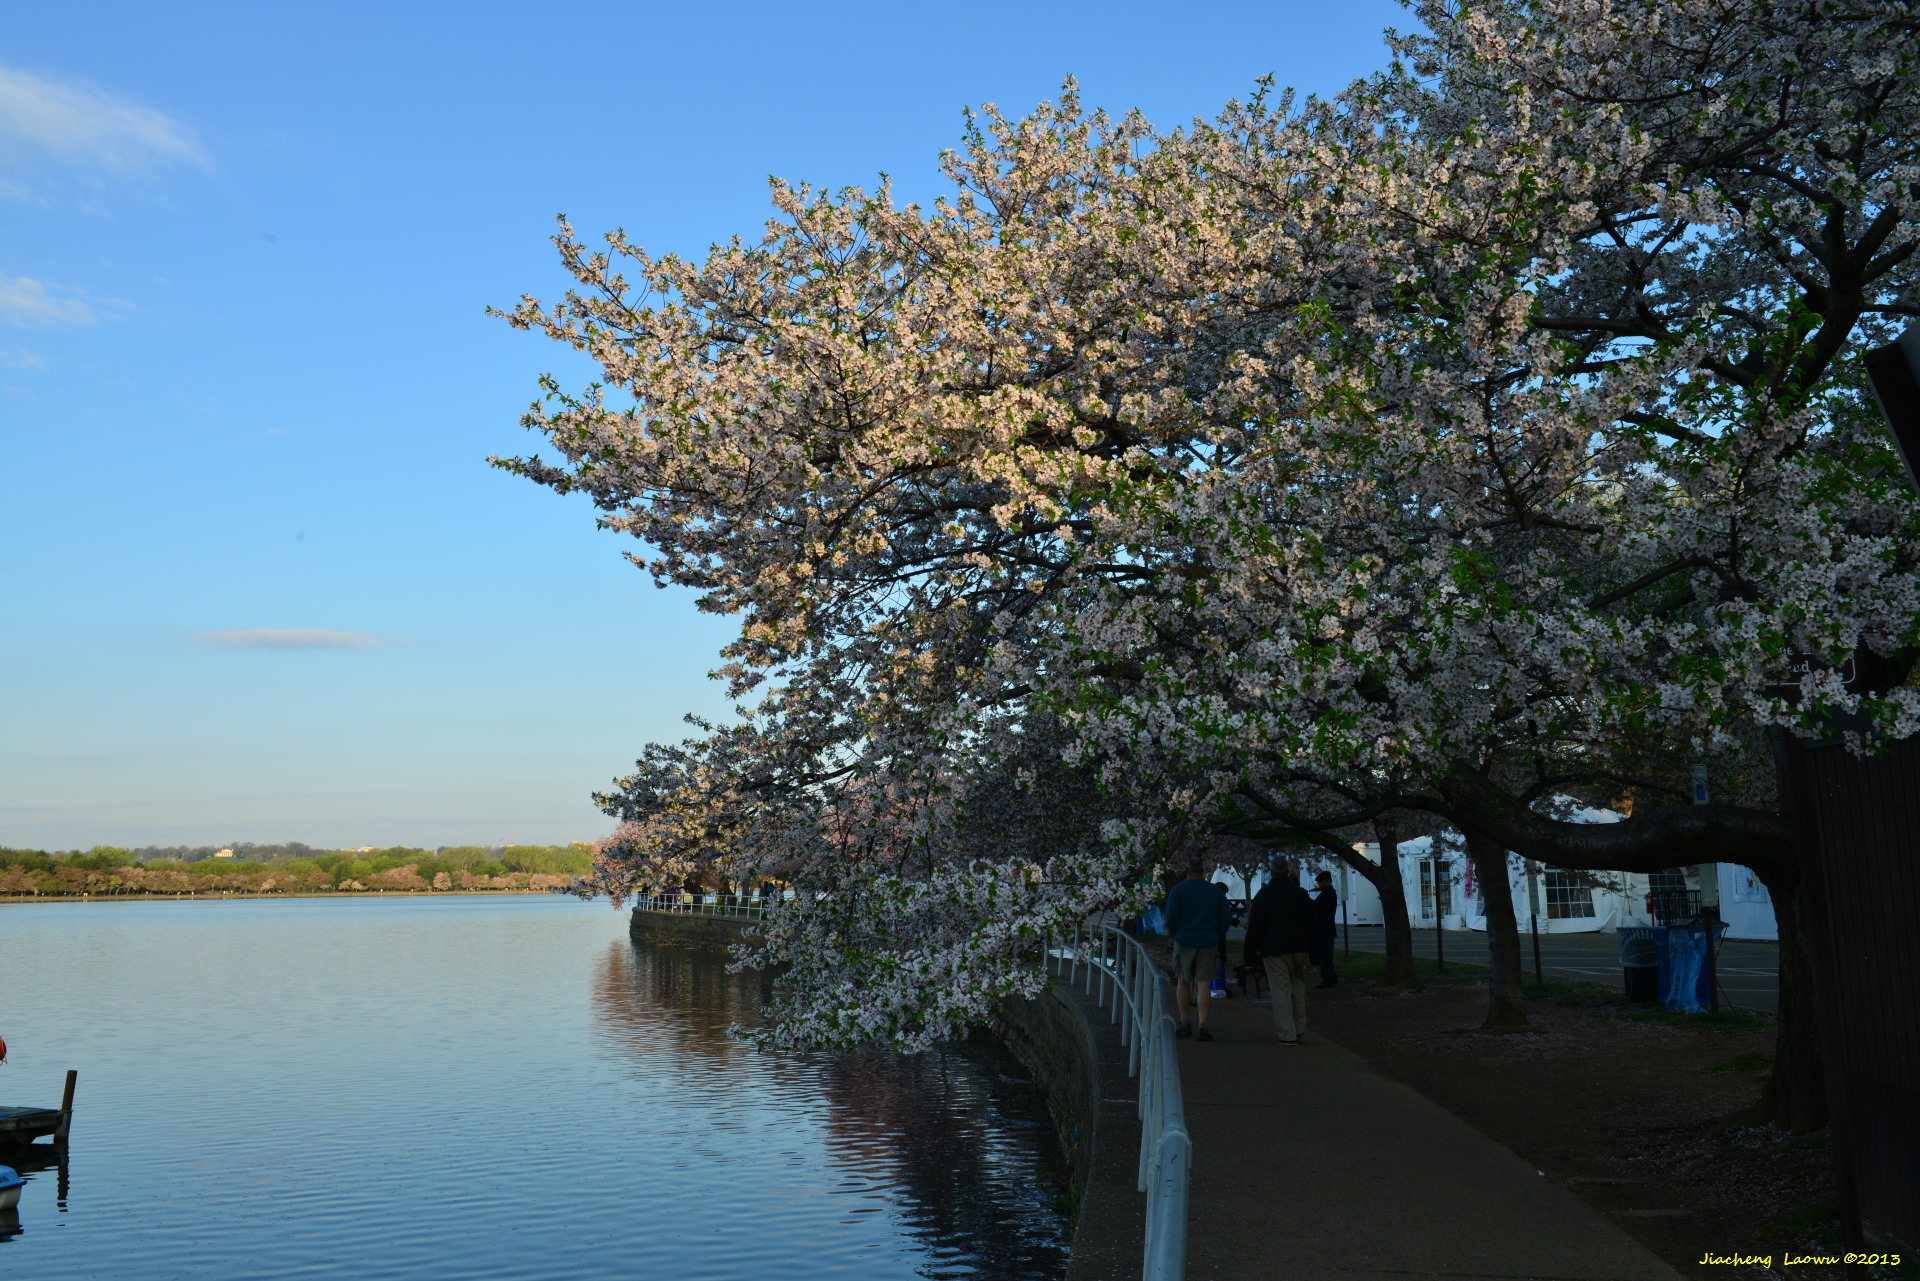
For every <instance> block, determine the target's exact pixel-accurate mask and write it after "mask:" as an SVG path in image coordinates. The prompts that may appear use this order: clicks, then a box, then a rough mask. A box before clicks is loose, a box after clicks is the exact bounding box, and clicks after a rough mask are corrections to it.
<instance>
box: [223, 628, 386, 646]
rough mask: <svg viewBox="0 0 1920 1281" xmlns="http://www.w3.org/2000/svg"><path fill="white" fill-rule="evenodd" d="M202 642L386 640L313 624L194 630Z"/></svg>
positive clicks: (307, 643) (352, 643) (358, 643)
mask: <svg viewBox="0 0 1920 1281" xmlns="http://www.w3.org/2000/svg"><path fill="white" fill-rule="evenodd" d="M194 639H195V640H197V641H199V642H200V643H201V644H203V645H226V646H230V647H232V648H234V649H379V648H380V647H381V646H383V645H385V644H386V643H387V642H386V641H385V640H384V639H382V638H381V637H378V636H370V635H368V634H367V633H366V632H329V631H322V630H320V629H318V628H313V627H248V628H243V629H241V630H240V631H237V632H195V633H194Z"/></svg>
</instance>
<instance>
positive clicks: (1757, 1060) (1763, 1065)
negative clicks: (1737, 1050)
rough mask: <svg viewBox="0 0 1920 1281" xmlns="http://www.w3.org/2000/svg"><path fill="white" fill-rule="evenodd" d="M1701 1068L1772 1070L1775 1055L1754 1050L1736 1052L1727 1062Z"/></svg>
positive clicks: (1710, 1069) (1752, 1070)
mask: <svg viewBox="0 0 1920 1281" xmlns="http://www.w3.org/2000/svg"><path fill="white" fill-rule="evenodd" d="M1701 1070H1702V1071H1705V1072H1771V1071H1773V1055H1771V1054H1768V1053H1765V1052H1764V1051H1761V1050H1754V1051H1752V1052H1750V1053H1747V1054H1736V1055H1734V1056H1733V1057H1732V1058H1730V1059H1728V1060H1727V1061H1726V1062H1725V1063H1716V1064H1714V1065H1713V1066H1712V1067H1710V1068H1703V1069H1701Z"/></svg>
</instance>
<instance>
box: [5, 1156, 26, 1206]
mask: <svg viewBox="0 0 1920 1281" xmlns="http://www.w3.org/2000/svg"><path fill="white" fill-rule="evenodd" d="M26 1186H27V1181H26V1180H25V1179H23V1178H21V1177H20V1176H19V1175H17V1174H15V1173H14V1172H13V1167H12V1166H9V1165H0V1210H11V1209H12V1208H13V1207H14V1206H16V1205H19V1204H20V1189H21V1188H24V1187H26Z"/></svg>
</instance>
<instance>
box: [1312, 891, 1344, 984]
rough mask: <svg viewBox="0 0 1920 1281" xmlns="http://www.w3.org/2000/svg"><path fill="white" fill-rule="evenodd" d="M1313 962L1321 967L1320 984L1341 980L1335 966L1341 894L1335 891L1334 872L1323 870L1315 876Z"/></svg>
mask: <svg viewBox="0 0 1920 1281" xmlns="http://www.w3.org/2000/svg"><path fill="white" fill-rule="evenodd" d="M1313 880H1314V890H1313V924H1314V932H1313V942H1314V952H1315V953H1316V955H1315V956H1314V958H1313V963H1314V964H1315V965H1317V966H1319V967H1320V986H1321V987H1332V986H1333V985H1334V984H1336V983H1338V982H1339V981H1340V975H1339V974H1338V973H1337V972H1336V971H1335V970H1334V968H1333V939H1334V924H1333V923H1334V922H1335V921H1336V920H1338V919H1339V917H1337V916H1336V915H1334V914H1335V913H1336V912H1338V911H1339V910H1340V896H1339V895H1338V894H1335V893H1334V892H1333V873H1332V872H1325V871H1323V872H1321V873H1320V875H1318V876H1316V877H1314V878H1313Z"/></svg>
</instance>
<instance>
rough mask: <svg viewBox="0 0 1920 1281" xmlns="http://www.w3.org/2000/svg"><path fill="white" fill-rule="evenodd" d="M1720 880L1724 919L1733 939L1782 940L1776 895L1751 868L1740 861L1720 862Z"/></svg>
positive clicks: (1729, 935)
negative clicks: (1774, 902) (1774, 904)
mask: <svg viewBox="0 0 1920 1281" xmlns="http://www.w3.org/2000/svg"><path fill="white" fill-rule="evenodd" d="M1715 866H1716V869H1717V870H1718V872H1719V879H1720V919H1721V920H1723V921H1725V922H1726V923H1727V937H1728V938H1730V939H1776V940H1777V939H1778V938H1779V937H1780V923H1779V921H1777V920H1776V919H1775V918H1774V915H1773V896H1772V895H1771V894H1769V893H1767V887H1766V886H1765V885H1763V884H1761V883H1760V878H1759V877H1757V876H1755V875H1754V874H1753V871H1752V869H1751V868H1745V867H1741V866H1740V865H1739V864H1738V863H1719V864H1716V865H1715Z"/></svg>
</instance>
